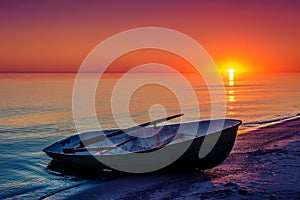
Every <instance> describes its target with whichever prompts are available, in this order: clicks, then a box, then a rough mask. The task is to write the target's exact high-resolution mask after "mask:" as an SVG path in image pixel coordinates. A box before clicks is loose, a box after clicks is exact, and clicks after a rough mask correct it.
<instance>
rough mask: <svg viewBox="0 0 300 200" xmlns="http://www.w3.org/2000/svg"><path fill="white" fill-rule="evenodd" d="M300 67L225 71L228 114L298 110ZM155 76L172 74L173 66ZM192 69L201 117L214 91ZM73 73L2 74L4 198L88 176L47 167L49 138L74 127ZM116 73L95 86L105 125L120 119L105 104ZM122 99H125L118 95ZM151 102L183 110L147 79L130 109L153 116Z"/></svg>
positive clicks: (36, 193)
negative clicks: (296, 70)
mask: <svg viewBox="0 0 300 200" xmlns="http://www.w3.org/2000/svg"><path fill="white" fill-rule="evenodd" d="M299 75H300V74H297V73H282V74H240V75H238V74H237V75H235V77H234V80H228V77H227V76H224V84H225V89H226V90H225V91H226V95H227V96H226V99H227V117H228V118H236V119H241V120H242V121H243V122H244V124H243V126H242V129H249V128H252V127H257V126H260V125H264V124H267V123H271V122H275V121H279V120H281V119H285V118H288V117H291V116H295V115H297V114H298V113H300V111H299V110H300V102H299V99H300V79H299V77H300V76H299ZM143 76H147V75H146V74H136V75H135V78H136V79H142V78H143ZM155 76H160V77H161V78H162V79H169V80H170V81H174V80H173V79H172V75H169V74H168V75H166V74H157V75H155ZM189 76H190V81H191V83H192V85H193V88H194V89H195V91H196V93H197V96H198V101H199V107H200V110H201V118H202V119H206V118H209V116H210V98H209V95H208V92H207V90H206V87H205V85H204V83H203V81H199V79H196V78H195V77H193V76H192V75H189ZM74 77H75V75H74V74H0V94H1V102H0V153H1V159H0V171H1V173H0V199H3V198H21V199H22V198H24V199H25V198H34V199H38V198H41V197H43V196H45V195H48V194H51V193H53V192H56V191H58V190H61V189H64V188H67V187H70V186H74V185H76V184H80V183H82V182H84V180H83V179H81V178H78V177H75V176H71V175H64V174H60V173H58V172H55V171H52V170H49V169H47V165H48V164H49V162H50V161H51V159H50V158H49V157H47V156H46V155H45V154H44V153H43V152H42V149H43V148H45V147H46V146H48V145H50V144H51V143H53V142H55V141H57V140H59V139H62V138H64V137H67V136H69V135H71V134H73V133H76V129H75V126H74V122H73V117H72V88H73V81H74ZM118 78H119V75H117V74H110V75H107V76H105V77H104V79H102V80H101V82H100V85H99V86H98V89H97V91H98V92H97V94H96V110H97V115H98V116H99V122H100V124H101V126H102V127H104V128H113V127H116V124H115V122H114V120H113V118H112V116H111V109H110V106H108V105H110V104H108V103H109V102H110V99H109V98H106V97H105V96H109V94H110V92H111V89H112V88H113V86H114V84H115V82H116V80H117V79H118ZM133 81H134V79H133ZM175 82H176V80H175ZM178 87H180V84H179V85H178ZM216 88H217V90H218V88H219V86H216ZM183 92H184V91H183ZM119 104H120V106H124V105H123V104H122V101H121V100H120V102H119ZM153 104H161V105H163V106H164V107H165V109H166V111H167V112H168V113H170V114H175V113H178V112H180V109H179V108H178V105H179V104H178V101H177V100H176V98H175V96H174V94H173V93H172V92H170V91H168V90H166V88H163V87H160V86H157V85H149V86H145V87H143V88H140V89H139V90H138V91H137V92H136V93H135V94H134V95H133V96H132V100H131V103H130V108H129V109H130V113H131V115H132V118H133V119H134V121H135V122H136V123H141V122H144V121H148V120H149V119H150V118H149V116H148V110H149V108H151V105H153ZM117 114H118V115H119V116H120V118H121V119H123V120H124V121H123V122H124V124H126V122H127V121H126V120H128V119H126V116H125V115H124V113H117ZM196 115H197V114H195V113H194V112H193V110H190V111H188V112H187V113H185V116H186V117H187V118H186V119H187V121H190V120H193V119H196V118H195V117H196ZM122 117H123V118H122ZM157 118H159V113H158V115H157ZM175 122H176V121H175Z"/></svg>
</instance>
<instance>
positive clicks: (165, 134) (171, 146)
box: [43, 114, 242, 171]
mask: <svg viewBox="0 0 300 200" xmlns="http://www.w3.org/2000/svg"><path fill="white" fill-rule="evenodd" d="M182 115H183V114H178V115H174V116H170V117H166V118H162V119H158V120H154V121H150V122H147V123H143V124H140V125H138V126H134V127H131V128H128V129H123V130H104V131H91V132H84V133H80V134H76V135H73V136H70V137H68V138H65V139H63V140H60V141H58V142H55V143H54V144H52V145H50V146H48V147H46V148H45V149H44V150H43V151H44V152H45V153H46V154H47V155H48V156H50V157H51V158H53V160H55V161H59V162H63V163H66V164H71V165H75V166H79V167H85V168H93V169H98V170H99V169H103V170H104V169H110V170H115V169H116V168H114V167H111V165H108V164H107V163H109V162H110V161H112V162H113V163H114V164H116V163H117V165H119V166H120V167H121V168H122V167H123V166H124V165H126V163H127V164H128V162H130V160H135V158H137V159H138V158H141V155H142V153H149V152H150V153H152V152H158V154H157V155H155V154H154V156H156V157H161V158H162V159H149V158H147V159H145V160H144V161H143V162H139V166H137V167H143V166H149V165H156V164H158V165H159V164H160V163H161V162H164V160H168V159H172V156H173V155H176V153H178V151H179V150H180V151H181V150H184V152H182V154H181V155H180V156H179V158H177V159H176V160H175V161H172V162H170V163H167V162H166V165H167V166H164V169H183V168H184V169H191V168H198V169H202V170H204V169H209V168H213V167H215V166H217V165H219V164H220V163H222V162H223V161H224V160H225V159H226V157H227V156H228V155H229V153H230V151H231V149H232V147H233V145H234V142H235V138H236V134H237V131H238V127H239V125H241V123H242V122H241V121H240V120H234V119H219V120H206V121H196V122H189V123H180V124H169V125H164V126H157V124H159V123H162V122H165V121H168V120H171V119H174V118H178V117H181V116H182ZM213 122H214V123H216V122H222V123H220V124H222V125H223V126H222V127H219V128H217V127H214V128H213V129H211V128H210V124H211V123H213ZM192 127H197V130H196V134H191V133H190V132H189V131H190V130H191V128H192ZM178 130H180V133H178ZM154 133H156V134H154ZM217 134H218V135H217ZM212 136H217V141H216V143H215V144H214V146H213V148H212V149H211V150H210V152H209V153H208V154H207V155H205V156H204V157H201V156H199V151H200V148H201V146H202V144H203V143H204V140H205V137H212ZM185 147H186V148H185ZM162 149H163V154H162V153H161V152H160V150H162ZM153 158H154V157H153ZM164 158H167V159H164ZM155 162H157V163H155ZM158 162H159V163H158ZM117 170H118V169H117ZM119 171H122V170H119Z"/></svg>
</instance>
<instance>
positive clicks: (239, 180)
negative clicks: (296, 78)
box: [48, 117, 300, 199]
mask: <svg viewBox="0 0 300 200" xmlns="http://www.w3.org/2000/svg"><path fill="white" fill-rule="evenodd" d="M48 198H49V199H224V198H226V199H281V198H282V199H300V118H299V117H298V118H294V119H291V120H288V121H285V122H282V123H278V124H273V125H269V126H266V127H263V128H260V129H257V130H252V131H249V132H247V133H245V134H241V135H238V137H237V140H236V143H235V146H234V149H233V150H232V153H231V154H230V156H229V157H228V158H227V159H226V160H225V161H224V162H223V163H222V164H221V165H219V166H217V167H215V168H213V169H210V170H205V171H202V172H201V171H196V170H195V171H189V172H176V173H175V172H173V173H163V174H162V173H160V174H147V175H122V176H117V177H115V178H112V179H110V180H106V181H101V180H99V181H90V182H88V183H87V184H84V185H82V186H80V187H75V188H71V189H69V190H65V191H63V192H60V193H57V194H55V195H53V196H50V197H48Z"/></svg>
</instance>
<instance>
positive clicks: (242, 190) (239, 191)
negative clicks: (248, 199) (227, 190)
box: [238, 188, 248, 195]
mask: <svg viewBox="0 0 300 200" xmlns="http://www.w3.org/2000/svg"><path fill="white" fill-rule="evenodd" d="M238 193H239V194H240V195H247V194H248V191H247V190H246V189H245V188H240V189H239V190H238Z"/></svg>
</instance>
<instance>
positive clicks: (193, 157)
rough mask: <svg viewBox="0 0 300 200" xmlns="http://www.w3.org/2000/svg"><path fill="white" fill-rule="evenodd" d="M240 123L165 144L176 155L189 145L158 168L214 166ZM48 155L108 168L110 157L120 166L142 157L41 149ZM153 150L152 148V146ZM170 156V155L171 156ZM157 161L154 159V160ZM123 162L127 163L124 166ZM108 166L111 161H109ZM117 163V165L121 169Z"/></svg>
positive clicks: (228, 148) (231, 142) (148, 162)
mask: <svg viewBox="0 0 300 200" xmlns="http://www.w3.org/2000/svg"><path fill="white" fill-rule="evenodd" d="M240 124H241V122H240V123H237V124H236V125H235V126H232V127H230V128H227V129H224V130H222V131H221V134H220V132H215V133H211V134H209V135H207V136H201V137H197V138H195V139H194V140H193V141H192V142H191V141H184V142H180V143H176V144H171V145H167V146H165V147H164V152H165V155H169V156H170V157H172V155H175V154H176V152H178V149H181V148H184V146H185V145H187V144H188V143H190V142H191V144H190V145H189V147H188V148H187V149H186V151H185V152H184V153H183V154H182V155H181V156H180V157H179V158H178V159H176V161H174V162H172V163H171V164H169V163H167V164H166V167H163V168H160V169H159V170H173V169H174V170H177V169H192V168H198V169H201V170H205V169H209V168H213V167H215V166H217V165H219V164H221V163H222V162H223V161H224V160H225V159H226V157H227V156H228V155H229V153H230V151H231V150H232V148H233V145H234V142H235V138H236V134H237V131H238V127H239V125H240ZM215 134H220V137H219V138H218V141H217V143H216V144H215V145H214V147H213V148H212V150H211V151H210V152H209V153H208V154H207V155H206V156H205V157H203V158H199V151H200V148H201V146H202V144H203V141H204V138H205V137H215V136H217V135H215ZM44 151H45V152H46V153H47V155H48V156H50V157H51V158H53V159H54V160H57V161H60V162H63V163H66V164H68V165H70V164H71V165H75V166H78V167H83V168H90V169H97V170H99V169H111V170H114V169H113V168H111V167H109V166H107V165H105V164H104V163H109V161H110V160H111V161H113V162H114V166H116V165H115V164H116V163H118V164H120V168H126V167H130V163H128V161H129V160H135V159H139V158H141V153H129V154H116V155H106V156H105V157H103V156H102V155H96V156H95V155H91V154H86V155H76V154H64V153H59V152H53V151H47V148H46V149H45V150H44ZM151 151H152V152H153V151H155V149H152V150H151ZM103 158H104V159H105V161H106V162H100V161H99V160H101V159H103ZM170 159H172V158H170ZM155 162H157V163H155ZM160 162H162V160H159V159H147V160H144V161H143V162H140V163H139V165H138V166H135V167H137V168H143V167H146V166H149V165H156V166H158V165H160V164H161V163H160ZM126 163H128V164H129V165H128V166H126ZM110 166H111V165H110ZM120 168H118V167H117V169H120Z"/></svg>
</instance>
